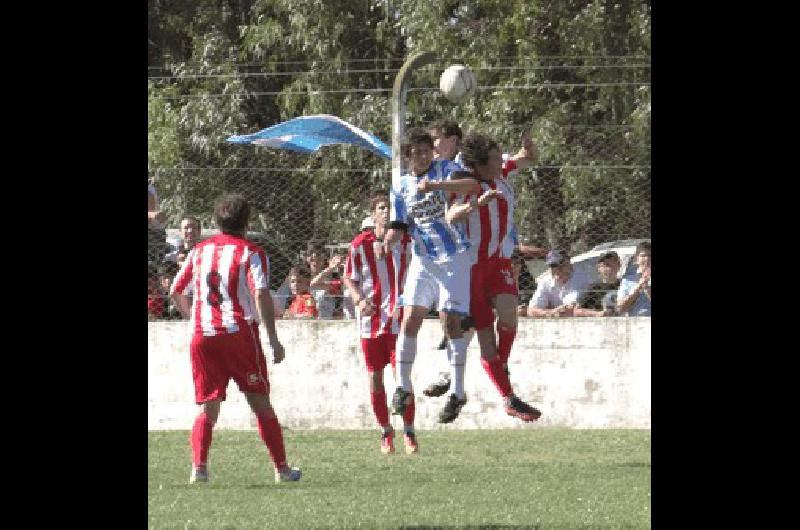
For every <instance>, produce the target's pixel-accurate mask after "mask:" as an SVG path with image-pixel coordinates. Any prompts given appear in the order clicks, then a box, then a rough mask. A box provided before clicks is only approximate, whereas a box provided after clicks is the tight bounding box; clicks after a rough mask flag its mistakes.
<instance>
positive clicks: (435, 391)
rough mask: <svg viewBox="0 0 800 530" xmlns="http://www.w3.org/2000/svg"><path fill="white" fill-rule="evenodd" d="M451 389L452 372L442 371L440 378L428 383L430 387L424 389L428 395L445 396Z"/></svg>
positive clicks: (424, 392)
mask: <svg viewBox="0 0 800 530" xmlns="http://www.w3.org/2000/svg"><path fill="white" fill-rule="evenodd" d="M448 390H450V374H448V373H447V372H442V373H441V374H440V375H439V380H438V381H435V382H433V383H431V384H430V385H428V388H426V389H425V390H423V391H422V393H423V394H425V395H426V396H428V397H439V396H443V395H444V394H445V392H447V391H448Z"/></svg>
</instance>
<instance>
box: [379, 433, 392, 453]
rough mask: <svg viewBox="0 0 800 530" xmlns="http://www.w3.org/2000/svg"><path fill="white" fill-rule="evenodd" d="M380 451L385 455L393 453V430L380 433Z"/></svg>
mask: <svg viewBox="0 0 800 530" xmlns="http://www.w3.org/2000/svg"><path fill="white" fill-rule="evenodd" d="M381 453H383V454H385V455H390V454H392V453H394V431H389V432H385V433H383V434H381Z"/></svg>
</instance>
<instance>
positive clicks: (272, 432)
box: [170, 194, 302, 484]
mask: <svg viewBox="0 0 800 530" xmlns="http://www.w3.org/2000/svg"><path fill="white" fill-rule="evenodd" d="M249 217H250V207H249V205H248V203H247V201H246V200H245V198H244V197H243V196H242V195H241V194H230V195H225V196H223V197H221V198H220V199H219V200H218V201H217V203H216V205H215V206H214V220H215V221H216V223H217V226H219V229H220V231H221V232H222V233H221V234H220V235H217V236H214V237H211V238H209V239H206V240H205V241H203V242H202V243H199V244H197V245H196V246H195V247H193V248H192V250H191V252H190V253H189V256H188V257H187V258H186V261H185V262H184V264H183V267H182V268H181V270H180V272H178V275H177V276H176V277H175V280H174V282H173V284H172V288H171V290H170V291H171V292H170V294H171V296H172V297H173V299H174V300H175V302H176V304H177V305H178V308H179V309H180V311H181V313H182V314H183V315H184V317H187V318H190V319H191V322H190V325H191V327H192V329H193V335H192V342H191V346H190V352H191V362H192V376H193V377H194V391H195V401H196V403H197V404H198V405H200V407H201V410H200V413H199V414H198V415H197V419H195V422H194V426H193V427H192V434H191V438H190V443H191V447H192V472H191V475H190V477H189V483H190V484H194V483H196V482H208V452H209V448H210V447H211V438H212V433H213V430H214V424H215V423H216V422H217V418H218V417H219V409H220V403H221V402H222V401H225V397H226V393H225V390H226V388H227V386H228V381H229V380H230V379H231V378H233V380H234V381H236V384H237V386H238V387H239V390H241V391H242V393H243V394H244V395H245V398H247V402H248V403H249V405H250V408H251V409H252V410H253V412H254V413H255V415H256V420H257V423H258V432H259V434H260V435H261V439H262V440H263V441H264V443H265V444H266V446H267V449H268V450H269V453H270V456H271V458H272V462H273V464H274V466H275V482H283V481H290V482H293V481H297V480H300V477H301V475H302V472H301V471H300V469H299V468H296V467H291V466H290V465H289V464H287V462H286V453H285V450H284V446H283V434H282V433H281V426H280V424H279V423H278V418H277V416H276V415H275V411H274V410H273V409H272V405H271V404H270V400H269V379H268V378H267V362H266V359H265V358H264V352H263V351H262V349H261V341H260V338H259V334H258V319H259V317H260V320H261V322H263V324H264V328H265V329H266V331H267V336H268V337H269V342H270V346H271V347H272V352H273V360H274V362H275V363H276V364H277V363H279V362H281V361H282V360H283V358H284V350H283V345H282V344H281V343H280V341H279V340H278V335H277V333H276V331H275V315H274V306H273V305H272V297H271V296H270V294H269V260H268V259H267V256H266V254H265V253H264V251H263V250H262V249H261V248H260V247H258V246H256V245H254V244H252V243H250V242H249V241H247V240H246V239H245V234H246V231H247V223H248V220H249ZM252 291H255V296H253V294H252ZM190 297H192V298H193V302H190Z"/></svg>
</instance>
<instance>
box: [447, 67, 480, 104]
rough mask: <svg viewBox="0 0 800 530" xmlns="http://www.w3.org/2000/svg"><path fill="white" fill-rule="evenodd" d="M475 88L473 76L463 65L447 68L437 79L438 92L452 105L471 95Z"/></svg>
mask: <svg viewBox="0 0 800 530" xmlns="http://www.w3.org/2000/svg"><path fill="white" fill-rule="evenodd" d="M476 86H477V83H476V81H475V74H473V73H472V70H470V69H469V68H467V67H466V66H464V65H463V64H454V65H453V66H448V67H447V69H446V70H445V71H444V72H442V75H441V77H439V90H441V91H442V94H444V97H446V98H447V99H449V100H450V101H451V102H453V103H458V102H459V101H461V100H462V99H464V98H465V97H467V96H469V95H470V94H472V93H473V92H474V91H475V87H476Z"/></svg>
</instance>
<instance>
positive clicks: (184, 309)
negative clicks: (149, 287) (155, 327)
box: [170, 291, 192, 319]
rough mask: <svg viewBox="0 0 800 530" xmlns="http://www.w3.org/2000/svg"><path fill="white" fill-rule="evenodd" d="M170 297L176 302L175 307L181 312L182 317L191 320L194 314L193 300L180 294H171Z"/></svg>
mask: <svg viewBox="0 0 800 530" xmlns="http://www.w3.org/2000/svg"><path fill="white" fill-rule="evenodd" d="M170 296H171V297H172V299H173V300H174V301H175V306H176V307H177V308H178V311H180V312H181V316H182V317H183V318H185V319H189V318H190V317H191V314H192V298H191V297H189V296H186V295H185V294H181V293H178V292H175V291H173V292H171V293H170Z"/></svg>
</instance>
